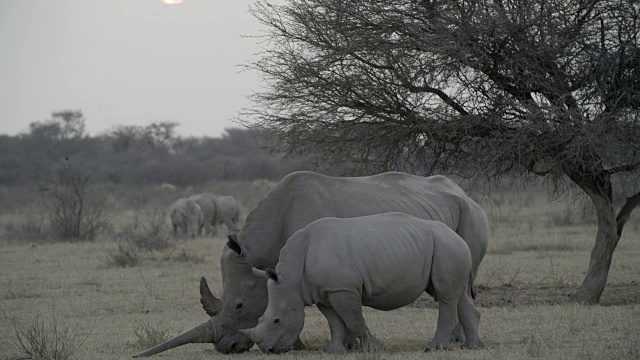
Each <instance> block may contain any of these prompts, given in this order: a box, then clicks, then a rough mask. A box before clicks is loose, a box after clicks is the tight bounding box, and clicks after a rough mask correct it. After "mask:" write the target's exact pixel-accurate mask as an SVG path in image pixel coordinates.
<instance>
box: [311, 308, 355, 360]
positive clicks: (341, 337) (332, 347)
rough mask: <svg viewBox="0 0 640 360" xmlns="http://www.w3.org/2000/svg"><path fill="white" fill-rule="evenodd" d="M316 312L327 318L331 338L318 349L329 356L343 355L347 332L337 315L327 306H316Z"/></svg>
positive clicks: (345, 350)
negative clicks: (318, 311)
mask: <svg viewBox="0 0 640 360" xmlns="http://www.w3.org/2000/svg"><path fill="white" fill-rule="evenodd" d="M317 306H318V310H320V312H321V313H322V315H324V317H326V318H327V322H328V323H329V332H330V333H331V338H330V339H329V342H328V343H326V344H324V345H322V346H321V347H320V351H322V352H326V353H330V354H344V353H346V352H347V347H346V341H347V337H348V336H347V334H348V332H349V330H348V329H347V326H346V325H345V324H344V322H343V321H342V319H341V318H340V316H339V315H338V313H336V311H335V310H334V309H333V308H332V307H329V306H324V305H320V304H318V305H317Z"/></svg>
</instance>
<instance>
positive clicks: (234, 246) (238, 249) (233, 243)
mask: <svg viewBox="0 0 640 360" xmlns="http://www.w3.org/2000/svg"><path fill="white" fill-rule="evenodd" d="M227 239H229V241H227V246H228V247H229V249H231V250H233V251H234V252H235V253H236V254H238V255H242V246H240V243H239V242H238V236H236V234H230V235H229V236H227Z"/></svg>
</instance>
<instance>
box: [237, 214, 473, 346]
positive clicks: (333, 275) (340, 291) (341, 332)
mask: <svg viewBox="0 0 640 360" xmlns="http://www.w3.org/2000/svg"><path fill="white" fill-rule="evenodd" d="M231 241H233V240H231ZM230 246H239V244H230ZM254 272H255V273H256V274H262V275H264V276H265V277H267V278H268V279H269V281H268V285H267V287H268V294H269V304H268V305H267V310H266V311H265V313H264V315H263V316H262V317H261V318H260V320H259V322H258V325H257V326H256V327H255V328H253V329H247V330H241V332H242V333H243V334H245V335H247V336H248V337H250V338H251V339H252V340H253V341H254V342H255V343H257V344H258V346H259V347H260V349H261V350H262V351H264V352H267V353H281V352H285V351H288V350H290V349H291V347H292V346H293V345H294V343H295V341H296V340H297V339H298V336H299V335H300V332H301V331H302V327H303V325H304V307H305V306H310V305H313V304H316V305H317V306H318V309H320V311H321V312H322V314H323V315H324V316H325V317H326V318H327V320H328V322H329V328H330V331H331V340H330V341H329V343H327V344H326V345H324V346H323V347H322V348H321V350H324V351H327V352H332V353H343V352H345V351H346V347H345V345H346V341H347V335H348V334H349V333H350V334H352V335H355V336H356V337H357V339H358V340H359V342H360V345H361V346H377V345H378V344H379V342H378V340H377V339H376V338H375V337H374V336H373V335H372V334H371V333H370V331H369V328H368V327H367V324H366V323H365V320H364V317H363V316H362V306H363V305H364V306H369V307H372V308H375V309H380V310H392V309H397V308H399V307H402V306H405V305H408V304H410V303H412V302H413V301H415V300H416V299H417V298H418V297H419V296H420V294H421V293H422V292H423V291H426V292H428V293H429V294H431V295H432V296H434V297H435V298H437V300H438V302H439V315H438V326H437V329H436V334H435V336H434V338H433V340H432V341H431V343H430V344H429V345H428V347H427V350H437V349H442V348H443V347H445V346H447V345H448V343H449V335H450V334H451V332H452V330H453V329H454V327H455V326H456V324H457V323H458V319H459V320H460V323H461V324H462V327H463V329H464V332H465V337H466V343H465V345H464V346H465V347H469V348H482V347H484V344H483V342H482V340H480V338H479V337H478V322H479V321H480V313H479V311H478V310H477V309H476V308H475V307H474V306H473V304H472V302H471V300H470V299H469V297H468V293H467V291H466V289H467V283H468V281H469V280H470V278H471V276H472V265H471V252H470V251H469V247H468V246H467V244H466V243H465V242H464V240H463V239H462V238H461V237H460V236H459V235H458V234H456V233H455V232H454V231H453V230H451V229H450V228H449V227H447V226H446V225H445V224H443V223H441V222H436V221H428V220H422V219H418V218H416V217H413V216H410V215H406V214H403V213H387V214H381V215H372V216H364V217H358V218H348V219H339V218H324V219H320V220H317V221H315V222H313V223H311V224H309V225H308V226H306V227H305V228H303V229H302V230H300V231H298V232H296V233H295V234H294V235H293V236H292V237H291V238H290V239H289V241H288V242H287V244H286V245H285V247H284V248H283V249H282V252H281V253H280V261H279V262H278V265H277V266H276V268H275V270H273V269H271V268H269V269H267V271H266V272H265V271H261V270H257V269H254Z"/></svg>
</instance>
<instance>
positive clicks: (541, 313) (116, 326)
mask: <svg viewBox="0 0 640 360" xmlns="http://www.w3.org/2000/svg"><path fill="white" fill-rule="evenodd" d="M244 186H247V185H246V184H245V185H244ZM252 186H253V185H252ZM259 186H262V187H263V188H261V189H260V190H255V189H254V188H252V192H251V193H250V194H248V193H244V195H243V191H242V190H243V186H241V185H238V186H236V187H229V188H227V189H226V190H229V191H228V192H230V193H233V194H234V195H236V196H238V197H241V196H244V197H242V199H241V202H242V203H243V205H244V206H245V207H246V208H248V209H249V208H251V207H252V206H255V202H256V200H257V198H258V197H259V195H260V194H262V193H264V192H265V191H266V189H268V186H267V185H265V184H262V185H259ZM112 190H113V191H111V192H109V194H110V197H111V200H110V201H111V202H112V206H111V208H110V209H111V211H112V221H113V222H116V223H117V222H126V221H127V218H129V217H131V216H132V215H134V214H135V213H137V212H140V211H142V209H144V207H145V206H161V205H162V204H163V203H168V202H169V201H170V199H171V198H174V197H176V196H177V194H164V193H163V194H162V195H157V193H155V192H153V191H151V190H149V191H147V192H145V191H138V192H135V194H134V195H131V196H127V192H126V191H123V190H115V189H112ZM198 190H200V189H189V190H184V191H194V192H195V191H198ZM221 190H225V189H220V190H218V191H221ZM117 191H121V192H122V193H118V192H117ZM8 200H10V199H8ZM125 200H126V201H125ZM483 207H484V208H485V209H486V210H487V212H488V213H489V214H490V216H491V228H492V239H491V245H490V248H489V252H488V254H487V256H486V257H485V260H484V262H483V264H482V266H481V271H480V274H479V276H478V279H477V285H478V288H479V295H478V300H477V304H478V307H479V308H480V311H481V313H482V320H481V328H480V335H481V336H482V338H483V339H484V341H485V342H486V344H487V349H485V350H481V351H469V350H464V351H463V350H453V351H443V352H438V353H428V354H425V353H423V352H422V350H423V348H424V346H425V345H426V344H427V342H428V341H429V340H430V337H431V336H432V335H433V333H434V330H435V325H436V324H435V321H436V315H437V311H436V309H435V306H434V304H435V303H434V302H433V301H432V300H431V299H429V298H427V297H424V298H421V299H419V301H417V302H416V304H414V305H413V306H408V307H405V308H403V309H399V310H396V311H391V312H381V311H376V310H372V309H366V313H365V315H366V318H367V321H368V323H369V326H370V328H371V330H372V332H373V333H374V334H376V335H377V336H378V338H380V339H381V340H382V342H383V343H384V344H385V349H384V351H382V352H380V353H352V354H349V355H346V356H345V357H344V358H345V359H418V358H420V359H425V358H429V359H530V358H543V359H547V358H553V359H581V360H585V359H637V358H640V284H639V283H638V281H640V246H639V245H640V244H639V242H638V240H639V239H640V216H639V214H638V213H636V214H634V217H633V218H632V219H631V220H629V223H628V225H627V228H626V230H625V233H624V235H623V238H622V239H621V241H620V244H619V246H618V248H617V250H616V253H615V256H614V259H613V265H612V268H611V273H610V275H609V285H608V287H607V289H606V290H605V293H604V295H603V298H602V305H597V306H583V305H577V304H574V303H572V302H570V300H571V298H570V295H571V294H572V293H573V291H575V288H576V287H577V285H579V283H580V281H581V280H582V278H583V277H584V275H585V271H586V269H587V265H588V259H589V252H590V250H591V247H592V243H593V238H594V234H595V226H594V225H593V222H592V221H591V218H590V216H591V214H589V212H588V211H584V209H583V208H582V207H581V206H580V205H576V204H573V205H572V204H571V203H570V202H569V201H568V200H566V199H565V200H564V201H556V202H552V201H550V200H549V199H548V197H547V196H546V195H544V194H542V193H539V192H535V191H530V192H523V193H510V192H503V193H500V194H497V195H496V196H494V200H493V201H484V202H483ZM27 212H28V211H27V210H25V209H24V208H23V209H22V210H16V211H13V212H7V211H5V212H4V213H2V214H0V224H3V225H7V224H10V223H11V221H14V222H15V221H19V220H20V218H21V217H23V216H26V215H24V214H25V213H27ZM7 234H8V233H7V232H5V233H4V235H5V240H4V241H3V242H2V244H1V245H0V307H1V308H2V309H3V311H4V312H5V313H6V314H7V315H8V317H9V318H11V319H15V320H16V321H17V322H18V323H20V324H23V325H24V324H29V323H30V322H31V321H32V320H33V319H34V318H39V319H42V320H44V321H45V322H46V323H51V321H52V318H53V316H54V314H55V317H56V320H57V325H58V327H59V328H63V327H67V328H69V329H71V330H72V331H73V332H75V333H76V334H78V335H79V336H80V338H84V337H86V340H85V342H84V344H83V345H82V347H81V348H80V349H79V350H78V352H76V353H75V354H74V356H73V358H75V359H125V358H129V357H130V356H131V355H132V354H135V353H137V352H139V351H140V350H143V346H142V343H141V340H140V339H139V337H138V336H137V335H136V331H137V332H138V333H140V331H141V329H152V330H155V331H157V332H159V333H165V334H168V335H170V336H173V335H177V334H178V333H180V332H182V331H184V330H186V329H189V328H191V327H192V326H194V325H196V324H199V323H201V322H202V321H204V320H206V315H205V313H204V311H203V310H202V309H201V307H200V304H199V293H198V287H197V286H198V281H199V278H200V276H206V277H207V278H208V279H209V283H210V285H211V287H212V290H213V291H214V293H216V294H219V292H220V274H219V265H218V258H219V254H220V251H221V250H222V248H223V245H224V240H223V237H222V236H221V235H222V234H220V236H218V237H216V238H214V239H211V238H198V239H195V240H189V241H187V242H185V243H183V244H181V245H180V246H179V247H178V248H176V249H175V250H174V251H173V252H172V253H166V254H162V256H156V257H154V258H146V259H144V260H143V261H142V262H141V263H140V264H139V265H138V266H135V267H129V268H118V267H110V266H108V265H107V264H108V256H109V255H108V254H109V251H110V250H112V249H113V248H114V243H113V241H111V240H110V239H109V237H108V236H105V237H103V238H102V239H99V240H97V241H94V242H84V243H74V244H71V243H63V242H62V243H61V242H42V241H18V240H15V239H7V238H6V235H7ZM0 316H1V315H0ZM302 339H303V341H304V342H305V344H306V345H307V347H308V348H309V349H310V350H305V351H302V352H293V353H289V354H286V355H283V356H280V357H278V358H283V359H290V358H300V357H303V358H307V359H334V358H335V357H334V356H330V355H324V354H320V353H317V352H316V351H314V349H317V348H318V347H319V346H320V345H321V344H322V343H323V342H324V341H326V340H327V339H328V329H327V326H326V322H325V320H324V318H323V317H322V316H321V314H320V313H319V312H318V311H317V309H315V308H308V309H307V317H306V324H305V329H304V331H303V334H302ZM14 342H15V331H14V328H13V325H12V323H11V321H9V319H7V318H5V317H2V318H0V359H16V358H19V357H20V353H19V352H18V351H17V349H16V347H15V345H14ZM157 358H159V359H180V360H190V359H213V358H233V359H236V358H240V359H245V358H248V359H253V358H275V356H267V355H263V354H262V353H260V352H259V351H258V350H257V349H256V348H254V349H253V350H252V351H250V352H248V353H245V354H241V355H236V356H232V357H229V356H225V355H221V354H218V353H217V352H215V350H214V349H213V347H212V346H211V345H209V344H194V345H189V346H184V347H181V348H178V349H173V350H170V351H167V352H165V353H163V354H161V355H159V356H157ZM341 358H342V357H341Z"/></svg>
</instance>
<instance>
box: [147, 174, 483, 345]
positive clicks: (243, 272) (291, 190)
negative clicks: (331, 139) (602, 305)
mask: <svg viewBox="0 0 640 360" xmlns="http://www.w3.org/2000/svg"><path fill="white" fill-rule="evenodd" d="M388 212H403V213H406V214H410V215H413V216H415V217H418V218H421V219H426V220H438V221H442V222H443V223H445V224H446V225H447V226H449V227H450V228H451V229H453V230H454V231H455V232H456V233H458V235H460V237H462V238H463V239H464V240H465V242H466V243H467V245H468V246H469V249H470V250H471V256H472V263H473V278H475V274H476V273H477V270H478V267H479V266H480V262H481V261H482V258H483V257H484V254H485V252H486V250H487V246H488V241H489V226H488V222H487V216H486V214H485V213H484V211H483V210H482V208H481V207H480V206H479V205H478V204H477V203H476V202H474V201H473V200H472V199H471V198H469V197H468V196H467V195H466V194H465V193H464V191H463V190H462V189H461V188H460V187H459V186H458V185H457V184H455V183H454V182H453V181H451V180H450V179H448V178H446V177H444V176H431V177H421V176H413V175H409V174H405V173H399V172H389V173H383V174H379V175H374V176H364V177H331V176H325V175H321V174H317V173H314V172H308V171H300V172H295V173H291V174H289V175H288V176H286V177H285V178H283V179H282V180H281V181H280V182H279V183H278V184H276V185H275V186H274V187H273V189H271V191H269V193H267V195H265V196H264V197H263V198H262V199H261V200H260V202H259V203H258V205H257V206H256V208H255V209H254V210H253V211H251V213H250V214H249V215H248V217H247V220H246V222H245V224H244V226H243V228H242V230H241V231H240V232H239V233H238V234H237V239H238V243H239V244H241V245H242V251H241V250H240V249H239V248H236V249H235V250H234V249H232V248H230V247H229V246H226V247H225V249H224V250H223V253H222V256H221V258H220V268H221V272H222V281H223V283H222V296H221V299H218V298H216V297H215V296H213V294H211V292H210V291H208V288H206V289H203V287H202V286H201V302H202V303H203V305H204V304H205V303H206V304H208V305H204V306H205V310H206V311H207V314H208V315H209V316H212V318H211V321H210V322H209V324H211V326H212V328H213V332H215V333H216V335H217V336H216V339H223V340H220V341H218V340H216V339H211V342H213V343H214V346H215V347H216V349H217V350H218V351H220V352H222V353H230V352H232V353H237V352H242V351H246V350H248V349H249V348H250V347H251V346H252V345H253V343H252V342H251V340H250V339H248V338H247V337H246V336H244V335H242V334H241V333H239V332H238V329H247V328H252V327H255V326H256V325H257V323H258V318H259V317H260V316H261V315H262V314H263V313H264V311H265V309H266V308H267V281H266V280H265V279H263V278H259V277H257V276H255V275H254V274H253V272H252V271H251V266H252V265H253V266H255V267H257V268H259V269H266V268H268V267H274V266H275V265H276V264H277V262H278V256H279V254H280V250H281V249H282V248H283V247H284V245H285V243H286V241H287V239H289V238H290V237H291V236H292V235H293V234H294V233H295V232H296V231H297V230H299V229H302V228H303V227H305V226H307V225H308V224H310V223H312V222H313V221H315V220H318V219H321V218H325V217H338V218H349V217H358V216H366V215H374V214H382V213H388ZM220 334H224V336H223V335H220ZM186 343H188V342H183V343H178V342H175V343H172V345H173V347H175V346H180V345H184V344H186ZM297 345H298V346H300V345H301V343H300V342H298V343H297ZM151 350H153V349H151ZM151 350H149V351H147V352H145V353H143V354H144V356H148V355H151V354H155V353H157V351H151ZM143 354H141V355H143Z"/></svg>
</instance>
